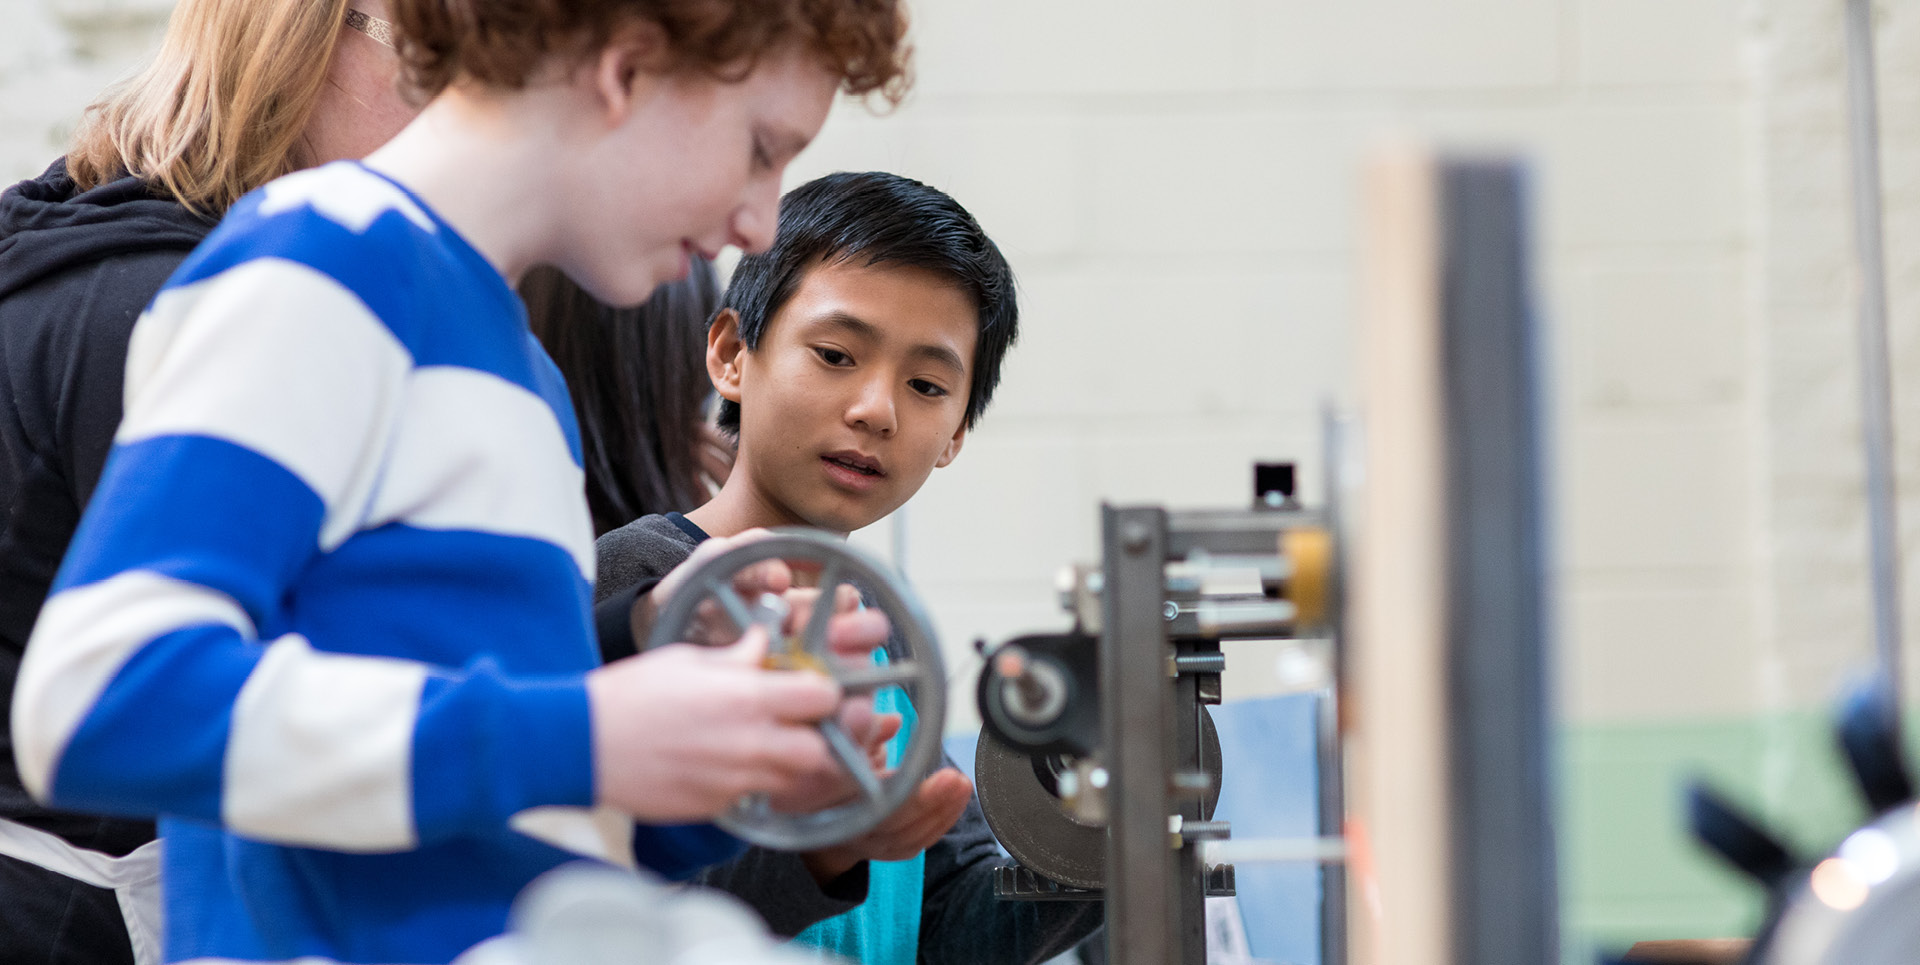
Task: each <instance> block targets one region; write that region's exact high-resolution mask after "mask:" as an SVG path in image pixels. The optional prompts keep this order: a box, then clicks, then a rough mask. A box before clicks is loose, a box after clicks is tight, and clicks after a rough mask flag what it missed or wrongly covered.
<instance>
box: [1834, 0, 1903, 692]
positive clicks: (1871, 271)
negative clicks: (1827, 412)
mask: <svg viewBox="0 0 1920 965" xmlns="http://www.w3.org/2000/svg"><path fill="white" fill-rule="evenodd" d="M1846 21H1847V105H1848V120H1849V125H1848V127H1849V133H1850V135H1851V136H1850V140H1851V143H1852V154H1853V216H1854V240H1855V247H1856V249H1857V250H1856V254H1857V255H1858V257H1859V264H1860V319H1859V349H1860V425H1861V431H1862V433H1863V435H1864V439H1863V442H1864V444H1865V445H1864V448H1865V450H1866V457H1867V465H1866V473H1867V478H1866V483H1867V485H1866V489H1867V539H1868V545H1869V552H1870V561H1871V575H1872V580H1873V586H1872V591H1873V640H1874V652H1875V654H1876V655H1877V657H1878V659H1879V664H1880V673H1881V675H1882V677H1883V678H1884V679H1885V681H1886V685H1887V686H1888V687H1889V688H1892V692H1893V695H1894V698H1895V706H1898V705H1899V704H1898V700H1899V692H1900V689H1901V680H1900V545H1899V537H1900V527H1899V523H1898V518H1897V512H1896V506H1895V502H1894V498H1895V493H1896V490H1895V488H1894V468H1893V398H1892V388H1891V382H1892V377H1891V372H1890V363H1889V357H1890V353H1889V351H1888V348H1887V269H1886V254H1885V252H1884V250H1883V247H1882V232H1881V226H1880V125H1879V106H1878V98H1877V96H1876V94H1875V83H1874V57H1873V4H1872V2H1871V0H1847V8H1846Z"/></svg>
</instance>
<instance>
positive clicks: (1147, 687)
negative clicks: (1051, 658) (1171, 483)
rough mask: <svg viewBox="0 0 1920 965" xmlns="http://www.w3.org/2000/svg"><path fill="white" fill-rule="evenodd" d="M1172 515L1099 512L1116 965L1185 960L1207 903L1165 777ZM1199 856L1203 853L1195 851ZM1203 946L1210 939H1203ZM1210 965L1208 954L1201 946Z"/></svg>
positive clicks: (1169, 755)
mask: <svg viewBox="0 0 1920 965" xmlns="http://www.w3.org/2000/svg"><path fill="white" fill-rule="evenodd" d="M1166 534H1167V516H1166V512H1165V511H1164V510H1161V509H1158V508H1135V509H1116V508H1114V507H1111V506H1105V507H1102V508H1101V566H1102V568H1103V571H1104V572H1103V579H1104V584H1103V586H1102V589H1101V608H1102V616H1103V618H1104V632H1103V633H1102V636H1101V640H1100V689H1101V694H1102V697H1101V701H1100V715H1101V734H1102V738H1103V741H1102V743H1103V750H1104V756H1105V759H1104V765H1105V767H1106V769H1107V772H1108V774H1109V775H1110V781H1109V783H1108V785H1107V875H1106V877H1107V882H1108V887H1107V897H1106V901H1107V952H1108V961H1110V962H1112V963H1113V965H1172V963H1177V962H1181V961H1195V960H1193V959H1188V958H1186V956H1185V954H1184V949H1183V944H1184V936H1183V934H1182V932H1183V930H1184V929H1183V928H1182V927H1181V926H1182V924H1183V923H1184V922H1188V921H1193V922H1200V923H1202V924H1204V919H1203V916H1200V915H1187V914H1182V913H1181V911H1182V906H1183V905H1184V904H1187V903H1196V902H1200V901H1203V900H1204V898H1203V894H1202V889H1201V888H1200V887H1198V886H1195V887H1188V888H1182V887H1181V882H1180V880H1179V879H1180V877H1181V875H1180V863H1181V862H1180V856H1179V855H1177V854H1176V853H1175V852H1174V850H1173V849H1172V848H1171V847H1170V846H1169V845H1170V840H1171V839H1170V838H1169V836H1168V830H1167V817H1168V815H1171V814H1173V813H1174V811H1175V807H1174V805H1173V799H1172V797H1173V796H1172V792H1171V788H1170V787H1169V786H1168V781H1167V775H1168V773H1169V765H1170V763H1171V762H1172V761H1173V760H1174V747H1175V744H1174V741H1175V737H1174V734H1175V730H1176V728H1175V721H1174V710H1173V706H1174V702H1173V696H1174V695H1173V687H1172V683H1173V680H1172V678H1171V677H1169V675H1168V673H1167V667H1168V661H1169V659H1170V657H1171V655H1172V650H1171V647H1170V645H1169V643H1168V641H1167V634H1166V620H1165V616H1164V615H1163V613H1162V612H1161V604H1162V601H1163V599H1164V598H1165V576H1164V573H1165V569H1164V565H1165V560H1166ZM1188 850H1197V849H1188ZM1200 937H1201V939H1202V941H1203V942H1204V937H1205V936H1204V932H1203V933H1202V935H1201V936H1200ZM1202 956H1203V958H1202V959H1200V960H1199V961H1204V945H1203V946H1202Z"/></svg>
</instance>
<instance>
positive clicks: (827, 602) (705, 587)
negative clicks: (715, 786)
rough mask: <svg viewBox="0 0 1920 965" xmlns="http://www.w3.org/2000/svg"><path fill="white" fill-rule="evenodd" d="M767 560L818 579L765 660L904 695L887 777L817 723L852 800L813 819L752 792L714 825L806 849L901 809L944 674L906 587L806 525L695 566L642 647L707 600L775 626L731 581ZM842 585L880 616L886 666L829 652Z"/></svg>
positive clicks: (685, 630)
mask: <svg viewBox="0 0 1920 965" xmlns="http://www.w3.org/2000/svg"><path fill="white" fill-rule="evenodd" d="M768 560H781V561H784V562H787V563H789V564H804V566H803V567H802V568H803V569H816V568H817V569H818V571H819V573H820V578H819V581H818V582H817V584H816V585H817V586H818V587H819V589H820V604H819V605H816V606H815V607H814V610H813V615H812V617H811V618H810V619H809V620H808V621H807V623H806V625H805V626H804V627H801V628H800V631H799V632H798V633H795V634H792V635H785V634H781V633H778V632H775V633H774V634H773V641H772V646H771V649H770V651H769V660H770V662H771V663H772V664H774V665H777V666H783V667H805V668H808V669H812V670H817V671H819V672H822V673H825V674H827V675H828V676H830V677H832V678H833V679H834V680H836V681H838V682H839V684H840V686H841V688H842V689H843V690H845V691H846V693H847V694H848V695H849V696H862V695H872V696H875V697H876V698H885V697H887V696H888V695H889V694H897V695H899V696H901V697H904V700H905V705H906V706H905V709H908V710H910V711H911V713H909V714H907V715H906V716H907V718H908V719H907V721H905V722H904V723H903V734H902V736H903V737H904V738H905V743H906V746H905V748H904V750H901V751H900V752H899V755H898V760H897V761H896V762H895V763H894V766H893V768H892V771H891V773H881V772H879V771H876V770H874V768H873V766H872V765H871V763H870V762H869V761H868V759H867V755H866V754H865V753H864V752H863V751H862V749H861V748H860V746H859V744H858V743H857V742H856V741H855V740H854V739H853V737H852V736H851V735H849V734H848V733H847V732H846V731H845V730H844V729H843V728H841V726H840V725H839V723H838V722H837V721H835V720H834V719H832V718H828V719H827V720H823V721H821V722H820V723H819V725H818V727H819V728H820V733H821V735H822V736H823V737H825V738H826V740H827V747H828V748H829V749H831V750H832V752H833V756H834V758H835V759H836V760H838V761H839V762H840V765H841V766H842V767H844V768H846V770H847V772H848V774H850V775H851V776H852V777H853V779H854V781H855V783H857V784H858V785H859V787H860V796H859V797H857V798H856V799H854V800H852V801H849V802H848V803H845V804H841V805H836V806H834V807H830V808H827V809H826V810H824V811H817V812H814V813H811V814H789V813H784V812H780V811H776V810H774V809H773V808H772V806H771V805H770V804H769V803H768V801H767V799H766V797H765V796H763V795H749V796H747V797H746V798H744V799H742V800H741V801H740V802H739V803H738V804H736V805H735V806H734V807H733V808H731V809H729V810H728V811H726V812H725V813H723V814H721V815H720V816H719V817H718V818H716V819H715V820H714V823H715V824H718V825H719V826H720V827H722V828H725V829H726V830H727V831H728V832H730V833H731V834H733V835H734V836H736V837H738V838H740V839H742V840H745V841H748V842H751V843H753V844H757V845H760V846H762V847H766V848H775V849H779V850H783V851H809V850H813V849H815V848H823V847H827V846H829V845H834V844H839V843H841V842H843V841H847V840H850V839H852V838H855V837H858V836H859V835H861V834H864V833H866V832H867V831H869V830H872V829H873V827H874V826H875V825H878V824H879V823H880V822H881V821H883V820H885V819H886V817H887V815H889V814H892V813H893V812H894V811H895V810H897V809H899V807H900V805H901V804H903V803H905V802H906V800H907V798H908V797H909V796H911V795H912V794H913V791H914V788H915V787H916V786H917V785H918V784H919V783H920V780H921V779H922V778H924V777H925V776H926V775H927V774H929V773H931V771H932V770H933V767H934V765H935V764H936V763H937V762H938V761H939V760H940V735H941V731H942V728H943V727H944V726H945V722H946V701H947V683H946V673H945V670H944V669H943V667H942V664H941V660H940V646H939V642H938V640H937V639H936V638H935V637H934V633H933V624H932V622H931V621H929V620H928V619H927V614H926V609H925V608H924V607H922V606H921V605H920V601H919V599H917V598H916V597H915V596H914V595H913V591H912V590H910V589H908V588H907V585H906V584H905V582H903V581H902V580H901V579H900V577H898V576H897V575H895V574H894V572H893V570H892V569H891V568H890V567H888V566H887V565H886V564H885V563H882V562H881V561H880V560H878V559H876V558H875V557H873V556H872V555H871V554H868V553H866V552H865V551H863V550H860V549H858V548H856V547H853V546H849V545H848V544H847V543H846V541H845V540H842V539H840V538H837V537H834V536H830V535H828V534H826V533H822V532H819V531H817V530H808V529H777V530H774V531H773V532H772V534H771V535H769V536H767V537H766V538H764V539H758V540H754V541H753V542H750V543H744V544H742V545H740V546H736V547H734V548H732V549H729V550H727V551H726V552H724V553H721V554H720V555H718V556H715V557H714V558H713V559H711V560H708V561H707V562H705V563H703V564H701V565H700V567H699V568H698V569H696V570H694V571H693V572H692V573H690V574H688V577H687V580H686V583H685V584H684V585H683V586H682V587H681V588H680V590H679V591H678V592H676V593H675V594H674V595H673V598H672V599H670V600H668V601H667V604H666V606H664V607H662V608H661V611H660V615H659V617H658V618H657V619H656V620H655V621H654V626H653V632H652V634H651V635H650V636H649V637H648V639H647V647H648V649H652V648H654V647H660V646H665V645H667V644H670V643H674V642H677V641H681V640H686V639H689V638H690V637H691V636H692V634H691V631H692V630H693V629H694V622H695V620H696V617H697V616H698V615H699V614H700V613H701V606H702V604H705V603H708V602H709V601H711V602H712V603H713V604H715V605H716V606H717V608H718V610H719V612H720V613H722V614H724V615H725V617H726V619H727V620H728V622H730V623H732V624H733V626H734V628H735V629H736V630H737V631H739V633H745V632H746V631H747V628H749V627H751V626H754V625H756V624H772V625H774V626H775V627H776V628H777V626H778V621H779V619H780V618H781V616H783V615H784V613H783V611H782V612H780V613H772V612H769V611H768V610H767V609H766V608H764V607H762V606H761V604H760V603H759V602H758V601H749V600H747V599H745V598H743V597H742V596H741V595H740V593H739V592H737V591H736V590H735V589H734V586H733V581H734V577H735V576H737V575H738V574H739V573H740V572H741V571H742V570H745V569H747V568H748V567H750V566H753V565H755V564H757V563H764V562H766V561H768ZM843 585H850V586H852V587H854V588H855V589H856V590H858V591H860V593H861V595H862V597H863V598H864V599H865V600H866V603H867V605H868V606H869V607H872V608H875V609H878V610H879V611H880V612H881V613H884V614H886V617H887V620H888V622H889V623H890V624H891V625H892V628H893V633H892V635H891V636H890V637H889V638H888V640H887V644H886V647H885V651H886V658H887V659H886V661H885V662H872V663H868V662H857V663H856V662H854V661H849V660H847V659H845V658H842V657H839V656H836V655H835V654H834V653H833V652H832V650H831V649H830V648H829V647H828V646H827V622H828V620H829V619H830V618H831V616H832V614H833V606H832V600H833V599H834V594H835V593H836V592H837V590H838V588H839V587H841V586H843ZM782 602H784V601H782ZM891 688H899V689H898V691H892V690H891ZM876 702H877V703H879V702H881V701H879V700H877V701H876ZM878 709H880V710H882V711H884V710H886V709H887V708H885V707H879V708H878ZM900 739H901V738H900V737H896V738H895V740H896V741H898V740H900ZM896 746H898V745H896Z"/></svg>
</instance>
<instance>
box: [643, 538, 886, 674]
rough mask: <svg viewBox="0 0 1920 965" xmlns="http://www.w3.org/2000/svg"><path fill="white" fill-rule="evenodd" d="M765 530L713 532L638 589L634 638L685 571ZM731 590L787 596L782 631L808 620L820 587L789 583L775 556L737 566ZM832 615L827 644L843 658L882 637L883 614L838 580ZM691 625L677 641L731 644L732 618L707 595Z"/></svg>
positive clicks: (678, 586)
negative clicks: (864, 604) (642, 591)
mask: <svg viewBox="0 0 1920 965" xmlns="http://www.w3.org/2000/svg"><path fill="white" fill-rule="evenodd" d="M767 535H768V534H767V531H766V530H764V529H750V530H747V531H746V532H744V533H741V534H739V535H737V536H725V537H714V538H712V539H709V540H707V541H706V542H704V543H701V544H700V545H699V546H698V547H695V549H694V551H693V553H692V554H691V555H689V556H688V557H687V558H686V559H685V560H684V561H682V562H681V564H680V565H679V566H676V567H674V568H673V570H672V571H670V572H669V573H667V575H666V577H665V578H664V579H662V580H661V581H660V583H659V585H658V586H655V587H654V588H653V590H652V592H649V593H646V594H643V595H642V596H641V597H640V598H639V599H638V600H636V601H635V602H634V606H633V615H632V618H631V619H632V624H633V639H634V640H635V641H636V642H643V641H645V640H646V639H647V637H648V636H649V635H650V634H651V632H652V629H653V622H654V619H655V618H656V617H657V616H658V615H659V613H660V609H661V608H662V607H664V606H666V604H667V601H668V600H670V599H672V598H673V595H674V594H675V593H678V592H681V590H682V588H683V587H685V586H686V583H687V579H688V577H689V574H691V573H692V572H693V571H694V570H695V569H697V568H698V567H700V566H701V565H702V564H704V563H706V562H707V561H708V560H711V559H713V558H714V557H716V556H718V555H720V554H721V553H724V552H727V551H728V550H730V549H733V548H734V547H737V546H742V545H745V544H747V543H751V542H754V541H755V540H760V539H765V538H766V537H767ZM732 584H733V591H734V592H735V593H737V594H739V596H740V599H742V600H748V601H751V600H757V599H759V598H760V596H761V594H764V593H773V594H777V595H780V596H782V597H784V598H785V599H786V601H787V606H788V615H787V621H786V625H785V628H784V629H785V630H786V632H788V633H798V632H800V631H801V630H802V629H803V628H805V627H806V625H807V620H808V618H809V617H811V616H812V614H813V604H814V602H815V600H816V599H817V598H818V597H819V591H818V590H815V589H812V588H807V587H797V586H795V585H794V574H793V569H792V567H789V566H788V565H787V564H786V563H784V562H782V561H780V560H766V561H764V562H760V563H756V564H754V565H752V566H749V567H746V568H745V569H742V570H741V571H740V572H738V573H736V574H734V577H733V581H732ZM834 612H835V614H836V615H835V616H834V618H833V620H831V621H830V622H828V624H827V645H828V647H829V649H831V650H832V651H833V652H834V654H835V655H837V656H839V657H841V658H843V659H855V660H863V659H867V657H868V655H869V654H870V653H871V652H872V650H873V649H874V648H875V647H878V646H880V645H881V644H883V643H885V642H886V640H887V633H888V624H887V618H886V616H885V614H882V613H880V612H879V611H877V610H862V609H860V594H859V592H858V591H856V590H855V589H854V588H853V587H851V586H848V585H846V584H841V585H840V587H839V588H838V592H837V593H836V594H835V596H834ZM692 624H693V625H692V626H691V627H689V628H688V632H686V633H684V634H682V642H686V643H699V644H706V645H710V646H711V645H719V644H727V643H732V642H733V641H734V639H735V638H736V637H737V636H738V635H739V632H738V630H736V629H735V628H734V626H733V622H732V621H731V620H729V619H728V618H727V616H726V615H725V613H724V612H723V611H722V610H721V609H720V607H719V605H718V604H716V603H714V602H713V601H712V600H707V601H705V602H703V603H702V604H701V605H700V606H698V607H696V608H695V613H694V619H693V621H692Z"/></svg>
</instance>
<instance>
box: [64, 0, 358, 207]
mask: <svg viewBox="0 0 1920 965" xmlns="http://www.w3.org/2000/svg"><path fill="white" fill-rule="evenodd" d="M346 9H347V0H265V2H263V0H180V5H179V6H178V7H176V8H174V11H173V16H172V17H171V18H169V19H168V21H167V34H166V39H165V40H164V41H162V42H161V46H160V52H159V53H158V54H157V55H156V56H155V57H154V59H153V62H152V63H151V64H149V65H148V66H147V67H146V68H145V69H144V70H142V71H140V72H139V73H138V74H135V75H134V76H133V77H131V78H129V79H127V80H125V81H122V82H121V83H119V84H117V85H115V86H114V87H112V88H111V89H109V90H108V91H107V93H106V94H104V95H103V96H102V97H101V98H100V100H98V101H96V102H94V104H93V105H92V106H90V107H88V108H87V112H86V115H85V117H84V119H83V120H82V121H81V124H80V128H79V130H78V131H77V132H75V134H74V141H73V146H72V148H71V149H70V150H69V151H68V152H67V171H68V173H69V174H71V175H72V177H73V179H74V181H75V182H76V183H78V184H79V186H80V188H81V189H82V190H85V189H87V188H92V187H95V186H98V185H100V184H103V183H105V182H108V181H111V180H114V179H116V178H119V177H124V176H126V175H129V174H131V175H133V176H135V177H138V178H140V179H141V180H142V181H145V182H146V183H147V185H148V186H149V187H150V188H152V189H153V190H154V191H156V192H159V193H163V194H166V195H170V196H172V197H173V198H174V199H175V200H177V201H179V202H180V203H181V204H183V205H186V206H187V207H188V208H190V209H192V210H194V211H195V212H197V213H200V214H213V215H218V214H221V213H223V212H224V211H226V209H227V207H228V206H229V205H231V204H233V202H234V201H236V200H238V199H239V198H240V196H241V195H243V194H246V193H247V192H248V191H251V190H253V189H254V188H257V187H259V186H261V185H263V184H265V183H267V182H268V181H271V180H273V179H274V178H276V177H279V176H280V175H282V174H286V173H288V172H290V171H294V170H297V169H299V168H301V167H305V166H306V164H305V163H303V159H302V158H301V156H300V155H301V151H302V149H303V146H302V143H301V134H302V132H303V131H304V130H305V129H306V126H307V120H308V118H309V117H310V116H311V115H312V113H313V106H314V104H315V102H316V101H318V100H319V95H320V91H321V89H322V88H323V87H324V86H325V84H326V81H327V65H328V63H329V62H330V61H331V60H332V59H333V50H334V45H335V44H336V43H337V42H338V40H339V36H340V24H341V22H342V21H343V19H344V18H345V16H346Z"/></svg>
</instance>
